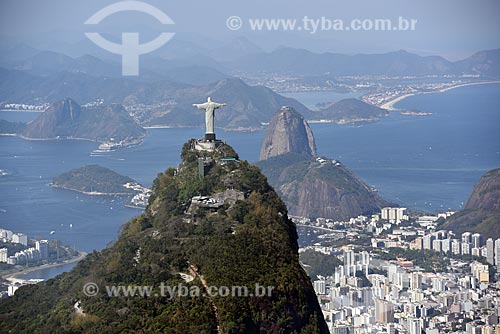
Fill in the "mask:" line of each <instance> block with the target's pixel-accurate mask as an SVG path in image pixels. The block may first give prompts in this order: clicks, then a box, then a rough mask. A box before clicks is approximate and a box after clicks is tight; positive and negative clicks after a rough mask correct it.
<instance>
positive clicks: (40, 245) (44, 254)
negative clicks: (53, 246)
mask: <svg viewBox="0 0 500 334" xmlns="http://www.w3.org/2000/svg"><path fill="white" fill-rule="evenodd" d="M35 248H36V250H37V251H39V252H40V258H41V259H42V260H45V259H48V258H49V241H48V240H40V241H37V242H36V243H35Z"/></svg>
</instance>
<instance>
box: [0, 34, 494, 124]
mask: <svg viewBox="0 0 500 334" xmlns="http://www.w3.org/2000/svg"><path fill="white" fill-rule="evenodd" d="M169 44H170V43H169ZM206 44H208V43H206ZM82 50H85V48H83V49H82ZM168 50H169V51H168V52H167V51H165V50H164V51H161V52H159V54H158V55H148V56H144V57H143V58H141V75H140V76H138V77H123V76H122V75H121V65H120V64H119V62H115V61H113V60H109V59H107V58H106V59H101V58H98V57H96V56H95V55H88V54H84V55H78V56H74V57H70V56H67V55H65V54H63V53H59V52H55V51H40V50H37V49H35V48H32V47H29V46H27V45H15V46H12V45H10V46H0V106H2V104H5V103H30V104H41V103H54V102H56V101H59V100H61V99H65V98H67V97H71V98H73V99H74V100H75V101H78V102H79V103H82V104H86V103H90V102H94V101H96V100H97V99H102V100H104V101H105V103H106V104H111V103H119V104H122V105H123V106H124V107H125V108H126V109H127V110H128V111H129V112H130V113H131V115H133V117H134V118H135V119H136V120H137V121H138V122H140V124H141V125H142V126H201V125H202V124H203V117H201V116H200V114H199V111H197V110H195V109H194V108H192V106H191V105H192V104H193V103H198V102H200V101H205V100H206V98H207V96H211V97H212V98H214V99H216V100H219V101H221V102H225V103H227V104H228V107H227V108H223V109H220V110H219V111H218V113H217V116H216V118H217V123H216V124H217V126H219V127H222V128H226V129H233V130H235V129H257V128H261V127H262V125H263V123H268V122H269V121H270V119H271V118H272V115H273V114H274V111H275V110H278V109H279V108H280V107H281V106H283V105H288V106H291V107H293V108H294V109H296V110H297V111H298V112H300V113H301V114H302V115H303V116H304V117H305V118H306V119H309V120H328V121H335V122H352V121H364V120H374V119H377V118H380V117H383V116H385V115H386V114H387V112H385V111H384V110H382V109H379V108H377V107H373V106H370V105H367V104H365V103H363V102H361V101H359V100H355V99H349V100H345V101H339V102H337V103H336V104H334V105H332V106H330V107H328V108H326V109H323V110H320V111H315V112H312V111H310V110H309V109H308V108H306V107H305V106H304V105H302V104H301V103H300V102H298V101H296V100H294V99H291V98H287V97H284V96H281V95H279V94H277V93H275V92H273V91H272V90H270V89H268V88H265V87H263V86H249V85H248V84H246V83H244V82H243V81H242V80H240V79H237V78H235V77H234V76H242V77H245V76H250V77H251V76H252V73H254V74H256V73H257V74H258V73H260V74H262V72H267V73H273V75H274V74H280V73H281V74H289V75H292V76H303V77H302V78H303V80H306V81H307V82H310V83H312V85H313V86H314V84H313V83H314V82H315V80H316V81H317V80H319V81H321V82H323V83H324V82H325V81H330V80H334V81H335V80H336V79H332V78H336V77H338V76H371V75H382V76H434V75H446V74H464V73H467V74H471V75H480V76H481V77H483V78H497V77H499V76H500V49H499V50H489V51H482V52H478V53H476V54H475V55H473V56H471V57H469V58H467V59H464V60H461V61H458V62H450V61H448V60H446V59H444V58H442V57H437V56H431V57H421V56H418V55H415V54H411V53H408V52H405V51H397V52H389V53H385V54H359V55H343V54H335V53H322V54H318V53H313V52H310V51H306V50H300V49H293V48H280V49H277V50H275V51H272V52H265V51H263V50H262V49H260V48H259V47H258V46H256V45H255V44H253V43H252V42H250V41H248V40H247V39H245V38H237V39H234V40H232V41H229V42H228V43H226V44H224V45H215V46H213V47H211V48H209V47H207V46H206V45H205V46H203V47H197V46H196V44H195V43H192V42H189V43H188V42H186V43H184V42H182V41H180V40H178V41H175V43H174V42H172V45H171V46H169V48H168ZM175 50H178V52H179V53H177V57H176V53H175V52H173V51H175ZM171 52H173V53H171ZM181 55H183V56H181ZM214 59H216V60H214ZM290 80H292V81H293V79H290ZM257 82H258V81H257ZM339 89H340V88H339Z"/></svg>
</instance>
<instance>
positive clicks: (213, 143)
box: [194, 139, 222, 152]
mask: <svg viewBox="0 0 500 334" xmlns="http://www.w3.org/2000/svg"><path fill="white" fill-rule="evenodd" d="M220 145H222V140H206V139H199V140H197V141H195V142H194V149H195V150H198V151H208V152H213V151H215V149H216V148H217V147H219V146H220Z"/></svg>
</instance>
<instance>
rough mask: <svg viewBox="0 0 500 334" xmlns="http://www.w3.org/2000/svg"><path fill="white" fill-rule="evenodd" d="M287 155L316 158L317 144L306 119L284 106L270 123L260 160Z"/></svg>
mask: <svg viewBox="0 0 500 334" xmlns="http://www.w3.org/2000/svg"><path fill="white" fill-rule="evenodd" d="M287 153H298V154H301V155H304V156H306V157H314V156H315V155H316V144H315V141H314V136H313V133H312V131H311V129H310V128H309V124H307V121H306V120H305V119H304V117H302V115H301V114H300V113H299V112H297V111H296V110H295V109H294V108H292V107H289V106H282V107H281V109H280V110H278V111H277V112H276V113H275V114H274V116H273V118H272V120H271V122H270V123H269V127H268V129H267V132H266V136H265V138H264V141H263V143H262V148H261V151H260V160H266V159H269V158H271V157H274V156H278V155H282V154H287Z"/></svg>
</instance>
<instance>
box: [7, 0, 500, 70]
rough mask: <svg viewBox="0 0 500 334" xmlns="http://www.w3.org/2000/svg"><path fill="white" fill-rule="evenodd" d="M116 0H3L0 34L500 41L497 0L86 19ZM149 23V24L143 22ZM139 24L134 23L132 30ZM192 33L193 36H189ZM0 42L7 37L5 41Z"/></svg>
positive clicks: (307, 5)
mask: <svg viewBox="0 0 500 334" xmlns="http://www.w3.org/2000/svg"><path fill="white" fill-rule="evenodd" d="M115 2H117V1H114V0H111V1H109V0H85V1H83V0H78V1H77V0H1V2H0V35H1V38H2V39H3V40H4V41H6V40H11V41H12V40H14V41H15V40H18V41H30V42H33V43H39V44H44V45H51V44H57V43H62V42H65V43H76V42H77V41H78V40H81V39H83V38H84V37H83V32H85V31H89V29H94V30H93V31H100V32H105V31H108V30H109V31H115V32H116V31H138V30H139V31H140V30H141V29H143V30H145V31H146V30H147V31H148V34H149V35H151V36H149V35H148V34H144V35H143V36H142V37H141V39H142V38H149V37H150V39H151V38H154V37H155V36H153V34H152V33H151V29H153V30H158V31H163V30H164V29H166V31H169V32H176V33H177V35H176V36H175V37H174V38H179V39H182V38H193V39H196V40H197V41H200V43H206V44H210V43H218V42H217V41H220V42H224V41H227V40H230V39H232V38H233V37H238V36H245V37H247V38H248V39H249V40H250V41H252V42H254V43H255V44H257V45H258V46H260V47H262V48H264V49H266V50H272V49H274V48H276V47H280V46H290V47H296V48H304V49H308V50H311V51H315V52H325V51H329V52H339V53H380V52H388V51H395V50H401V49H404V50H407V51H410V52H415V53H418V54H421V55H431V54H435V55H442V56H445V57H446V58H448V59H451V60H455V59H460V58H464V57H466V56H469V55H470V54H472V53H474V52H476V51H479V50H485V49H494V48H499V47H500V1H498V0H432V1H431V0H418V1H417V0H413V1H409V0H308V1H304V0H302V1H299V0H253V1H241V0H213V1H200V0H196V1H195V0H183V1H178V0H177V1H174V0H169V1H166V0H145V1H144V2H147V3H149V4H151V5H153V6H155V7H157V8H159V9H160V10H162V11H163V12H164V13H166V14H167V15H168V16H169V17H170V18H171V19H173V21H175V24H174V25H171V26H168V27H167V28H165V27H164V26H162V25H161V24H160V23H159V22H157V21H156V20H155V18H152V17H150V16H149V15H146V14H144V13H138V12H122V13H115V14H114V15H112V16H109V17H108V18H106V19H105V20H103V22H102V24H100V25H99V26H96V27H89V26H87V25H84V22H85V21H86V20H87V19H88V18H89V17H90V16H92V15H93V14H94V13H96V12H97V11H99V10H100V9H101V8H103V7H105V6H106V5H109V4H112V3H115ZM231 16H238V17H239V18H240V19H241V22H242V27H241V29H238V30H236V31H235V30H230V29H228V27H227V20H228V17H231ZM305 16H307V17H308V18H310V19H314V20H321V19H322V17H324V18H325V19H328V20H344V21H345V22H351V20H353V19H359V20H365V19H369V20H375V19H389V20H394V22H395V21H396V20H398V18H399V17H403V18H406V19H414V20H417V23H416V25H415V30H414V31H332V30H327V31H319V30H320V29H318V31H316V32H315V33H312V32H311V31H305V30H304V29H302V30H301V31H297V30H294V31H281V30H280V31H255V30H252V29H251V28H250V26H249V25H250V23H249V21H248V20H250V19H292V20H293V19H295V20H297V21H299V22H300V23H302V22H303V18H304V17H305ZM145 27H147V29H146V28H145ZM134 29H135V30H134ZM188 36H189V37H188ZM0 42H1V41H0Z"/></svg>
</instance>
